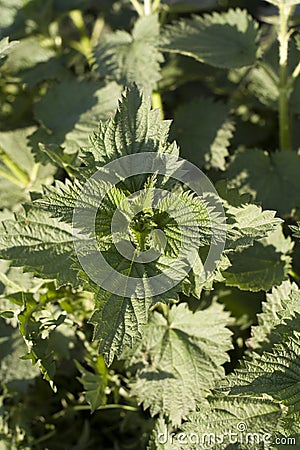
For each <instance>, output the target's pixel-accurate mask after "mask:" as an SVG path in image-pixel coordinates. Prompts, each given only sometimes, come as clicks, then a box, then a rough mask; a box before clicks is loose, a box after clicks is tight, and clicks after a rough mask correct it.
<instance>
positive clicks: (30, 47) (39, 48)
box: [3, 36, 55, 72]
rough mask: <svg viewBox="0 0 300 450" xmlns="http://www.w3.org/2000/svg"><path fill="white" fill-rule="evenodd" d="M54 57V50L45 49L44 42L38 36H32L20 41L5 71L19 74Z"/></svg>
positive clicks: (4, 68)
mask: <svg viewBox="0 0 300 450" xmlns="http://www.w3.org/2000/svg"><path fill="white" fill-rule="evenodd" d="M44 42H45V41H44ZM54 56H55V51H54V49H51V48H47V47H45V45H44V43H43V41H42V40H41V39H39V38H38V37H37V36H30V37H27V38H24V39H21V40H20V41H19V43H18V45H17V46H16V47H15V48H14V49H13V50H12V52H11V54H10V57H9V59H8V60H7V62H6V64H5V67H3V70H6V71H8V72H19V71H23V70H27V69H32V68H33V67H34V66H35V65H36V64H38V63H41V62H45V61H48V60H49V59H50V58H51V57H54Z"/></svg>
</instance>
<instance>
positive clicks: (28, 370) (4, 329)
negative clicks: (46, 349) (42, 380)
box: [0, 318, 39, 391]
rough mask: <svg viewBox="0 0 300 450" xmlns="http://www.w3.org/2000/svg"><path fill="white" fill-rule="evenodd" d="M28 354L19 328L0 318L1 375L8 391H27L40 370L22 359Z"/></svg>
mask: <svg viewBox="0 0 300 450" xmlns="http://www.w3.org/2000/svg"><path fill="white" fill-rule="evenodd" d="M25 352H26V345H25V342H24V340H23V338H22V336H21V334H20V332H19V330H18V329H17V328H13V327H12V326H11V325H7V324H6V323H5V321H4V320H3V319H2V318H0V374H1V384H2V385H4V386H6V387H7V388H8V389H12V390H21V391H25V390H26V389H27V387H28V385H29V384H30V383H32V382H33V380H34V378H35V377H36V376H38V375H39V370H38V369H37V368H36V367H34V366H32V364H31V363H30V362H29V361H25V360H23V359H21V357H22V356H23V355H24V353H25Z"/></svg>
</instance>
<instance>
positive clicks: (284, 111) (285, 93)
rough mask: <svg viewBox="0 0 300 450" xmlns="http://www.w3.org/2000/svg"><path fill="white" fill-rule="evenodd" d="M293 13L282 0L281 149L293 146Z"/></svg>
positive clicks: (280, 17) (280, 51) (280, 69)
mask: <svg viewBox="0 0 300 450" xmlns="http://www.w3.org/2000/svg"><path fill="white" fill-rule="evenodd" d="M290 14H291V7H290V6H287V5H286V4H285V0H281V2H280V5H279V20H280V27H279V34H278V41H279V141H280V149H281V150H288V149H290V148H291V146H292V145H291V128H290V117H289V96H290V89H289V86H288V42H289V32H288V22H289V17H290Z"/></svg>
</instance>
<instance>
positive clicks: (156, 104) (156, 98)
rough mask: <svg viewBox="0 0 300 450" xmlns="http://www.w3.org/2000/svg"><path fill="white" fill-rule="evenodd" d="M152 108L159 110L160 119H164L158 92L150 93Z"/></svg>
mask: <svg viewBox="0 0 300 450" xmlns="http://www.w3.org/2000/svg"><path fill="white" fill-rule="evenodd" d="M152 108H153V109H155V108H158V109H159V110H160V116H161V119H162V120H163V119H164V107H163V102H162V98H161V95H160V92H158V91H154V92H153V93H152Z"/></svg>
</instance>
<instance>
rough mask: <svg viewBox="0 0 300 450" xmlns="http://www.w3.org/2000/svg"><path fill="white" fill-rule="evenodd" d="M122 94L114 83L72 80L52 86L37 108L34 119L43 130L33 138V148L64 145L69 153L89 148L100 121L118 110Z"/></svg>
mask: <svg viewBox="0 0 300 450" xmlns="http://www.w3.org/2000/svg"><path fill="white" fill-rule="evenodd" d="M119 95H120V87H119V86H117V84H115V83H110V84H108V85H107V86H105V87H104V86H103V84H102V83H100V82H97V81H86V80H84V81H78V80H76V79H72V80H65V81H62V82H60V83H55V84H53V85H52V86H51V87H50V88H49V90H48V91H47V93H46V94H45V95H44V96H43V97H42V98H41V99H40V100H39V101H38V102H37V104H36V105H35V111H34V112H35V117H36V119H37V120H38V121H39V122H40V123H41V124H42V125H43V127H44V128H42V130H39V131H38V133H37V134H36V135H33V136H32V137H31V142H32V145H36V142H42V143H43V144H49V143H50V144H62V145H63V146H64V147H66V151H67V152H69V153H74V152H76V151H78V150H79V149H80V147H85V146H87V145H88V143H89V135H90V134H91V133H92V132H93V130H96V129H97V127H98V123H99V120H105V119H108V118H109V117H110V115H111V113H112V112H113V111H114V110H115V108H116V106H117V99H118V97H119ZM47 135H48V136H47ZM36 151H38V150H37V149H36Z"/></svg>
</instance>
